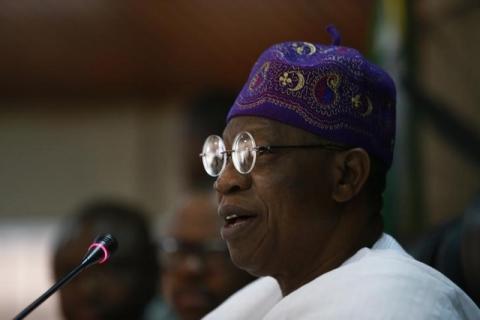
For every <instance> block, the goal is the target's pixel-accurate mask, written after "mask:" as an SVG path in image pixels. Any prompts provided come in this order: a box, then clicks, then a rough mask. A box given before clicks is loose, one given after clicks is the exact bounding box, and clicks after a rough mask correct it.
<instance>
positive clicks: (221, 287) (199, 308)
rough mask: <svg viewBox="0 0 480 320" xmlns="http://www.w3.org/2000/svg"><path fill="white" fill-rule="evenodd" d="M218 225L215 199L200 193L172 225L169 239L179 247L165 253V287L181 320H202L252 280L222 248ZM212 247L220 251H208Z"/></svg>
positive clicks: (163, 276) (166, 293)
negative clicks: (216, 246) (217, 246)
mask: <svg viewBox="0 0 480 320" xmlns="http://www.w3.org/2000/svg"><path fill="white" fill-rule="evenodd" d="M219 222H220V220H219V218H218V216H217V213H216V207H215V203H214V200H213V199H212V197H211V196H210V195H207V194H201V195H197V196H195V197H192V198H191V199H189V201H188V202H187V203H186V204H185V206H183V207H182V208H181V209H180V210H178V211H177V212H176V215H175V217H174V218H173V220H172V221H171V223H170V224H169V228H168V232H167V234H166V236H167V237H168V239H170V240H173V241H175V243H176V244H177V245H178V248H177V250H176V251H175V252H171V253H163V259H162V265H163V267H164V272H163V275H162V288H163V293H164V296H165V298H166V300H167V301H168V303H169V304H170V306H171V307H172V309H174V311H175V313H176V314H177V316H178V317H179V318H180V319H182V320H188V319H200V318H201V317H202V316H204V315H205V314H207V313H208V312H209V311H211V310H213V309H214V308H215V307H216V306H218V305H219V304H220V303H221V302H223V301H224V300H225V299H226V298H228V296H230V295H231V294H232V293H233V292H235V291H236V290H238V289H239V288H241V287H242V286H244V285H245V284H246V283H247V282H248V281H250V280H251V278H250V276H249V275H248V274H247V273H245V272H244V271H242V270H239V269H238V268H236V267H235V266H234V265H233V264H232V263H231V261H230V259H229V257H228V253H227V252H226V249H225V248H224V247H222V246H225V243H224V242H223V240H222V239H221V238H220V234H219V231H220V223H219ZM212 244H217V245H219V246H220V247H219V249H217V250H212V249H209V248H208V246H209V245H212Z"/></svg>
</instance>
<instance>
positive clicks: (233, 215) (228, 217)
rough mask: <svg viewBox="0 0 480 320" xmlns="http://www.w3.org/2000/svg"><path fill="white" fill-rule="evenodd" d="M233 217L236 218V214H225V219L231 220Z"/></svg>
mask: <svg viewBox="0 0 480 320" xmlns="http://www.w3.org/2000/svg"><path fill="white" fill-rule="evenodd" d="M235 218H238V216H237V215H236V214H231V215H229V216H226V217H225V220H226V221H228V220H232V219H235Z"/></svg>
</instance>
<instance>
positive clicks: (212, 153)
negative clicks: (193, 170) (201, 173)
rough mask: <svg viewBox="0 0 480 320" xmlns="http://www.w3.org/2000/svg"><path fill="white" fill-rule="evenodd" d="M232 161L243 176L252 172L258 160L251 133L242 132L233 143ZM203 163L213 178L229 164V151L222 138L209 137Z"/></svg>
mask: <svg viewBox="0 0 480 320" xmlns="http://www.w3.org/2000/svg"><path fill="white" fill-rule="evenodd" d="M231 154H232V161H233V165H234V166H235V169H237V171H238V172H240V173H242V174H247V173H249V172H250V171H252V169H253V167H254V166H255V160H256V158H257V151H256V144H255V140H254V139H253V136H252V135H251V134H250V133H249V132H246V131H244V132H240V133H239V134H238V135H237V136H236V137H235V140H234V141H233V146H232V152H231ZM201 156H202V162H203V166H204V168H205V171H207V173H208V174H209V175H211V176H212V177H216V176H218V175H219V174H220V173H221V171H222V170H223V168H224V167H225V165H226V163H227V151H226V148H225V144H224V142H223V140H222V138H221V137H219V136H216V135H212V136H209V137H208V138H207V139H206V140H205V143H204V144H203V150H202V154H201Z"/></svg>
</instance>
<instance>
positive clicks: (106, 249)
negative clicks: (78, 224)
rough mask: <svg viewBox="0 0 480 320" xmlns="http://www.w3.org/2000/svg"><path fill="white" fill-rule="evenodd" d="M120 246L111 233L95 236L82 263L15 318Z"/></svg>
mask: <svg viewBox="0 0 480 320" xmlns="http://www.w3.org/2000/svg"><path fill="white" fill-rule="evenodd" d="M117 248H118V242H117V240H116V239H115V238H114V237H113V236H112V235H111V234H109V233H107V234H103V235H100V236H98V237H97V238H95V240H94V243H92V245H90V247H89V248H88V251H87V254H86V255H85V257H84V258H83V260H82V262H81V263H80V265H78V266H77V267H76V268H75V269H73V270H72V271H70V273H68V274H67V275H66V276H64V277H63V278H62V279H60V280H59V281H57V283H55V284H54V285H53V286H52V287H51V288H50V289H48V290H47V291H45V293H44V294H42V295H41V296H40V297H38V298H37V300H35V301H33V302H32V303H31V304H30V305H29V306H27V307H26V308H25V309H23V310H22V312H20V313H19V314H18V315H17V316H16V317H15V318H13V320H21V319H23V318H25V317H26V316H28V315H29V314H30V312H32V311H33V310H35V309H36V308H37V307H38V306H39V305H40V304H42V302H44V301H45V300H47V299H48V297H50V296H51V295H52V294H54V293H55V291H57V290H58V289H60V288H61V287H62V286H63V285H65V284H66V283H68V282H69V281H70V280H72V279H73V278H74V277H75V276H76V275H78V274H79V273H80V271H82V270H83V269H85V268H87V267H88V266H90V265H93V264H95V263H97V262H98V263H104V262H106V261H107V260H108V258H109V257H110V255H111V254H112V253H113V252H115V250H117Z"/></svg>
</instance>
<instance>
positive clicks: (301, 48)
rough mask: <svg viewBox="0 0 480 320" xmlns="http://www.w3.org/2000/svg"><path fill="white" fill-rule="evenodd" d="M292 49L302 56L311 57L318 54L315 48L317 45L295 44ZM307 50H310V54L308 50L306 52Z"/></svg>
mask: <svg viewBox="0 0 480 320" xmlns="http://www.w3.org/2000/svg"><path fill="white" fill-rule="evenodd" d="M292 47H293V48H294V49H295V52H296V53H297V54H298V55H300V56H303V55H307V56H311V55H312V54H314V53H315V52H317V47H315V45H314V44H313V43H310V42H302V43H301V44H299V43H296V42H294V43H293V44H292ZM306 48H308V52H307V50H305V49H306Z"/></svg>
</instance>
